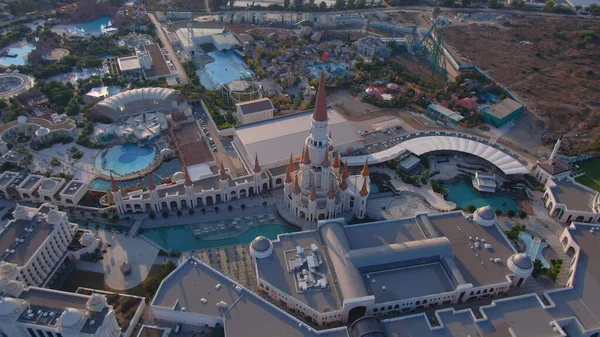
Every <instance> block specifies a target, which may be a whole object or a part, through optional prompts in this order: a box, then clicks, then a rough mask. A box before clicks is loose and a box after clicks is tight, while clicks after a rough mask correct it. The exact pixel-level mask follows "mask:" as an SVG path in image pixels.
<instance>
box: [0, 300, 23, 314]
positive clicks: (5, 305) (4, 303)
mask: <svg viewBox="0 0 600 337" xmlns="http://www.w3.org/2000/svg"><path fill="white" fill-rule="evenodd" d="M18 306H19V303H17V301H16V300H15V299H14V298H10V297H5V298H3V299H2V300H1V301H0V316H6V315H10V314H12V313H13V312H15V310H17V307H18Z"/></svg>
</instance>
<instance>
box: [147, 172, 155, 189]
mask: <svg viewBox="0 0 600 337" xmlns="http://www.w3.org/2000/svg"><path fill="white" fill-rule="evenodd" d="M155 189H156V184H154V180H152V174H149V175H148V190H150V191H154V190H155Z"/></svg>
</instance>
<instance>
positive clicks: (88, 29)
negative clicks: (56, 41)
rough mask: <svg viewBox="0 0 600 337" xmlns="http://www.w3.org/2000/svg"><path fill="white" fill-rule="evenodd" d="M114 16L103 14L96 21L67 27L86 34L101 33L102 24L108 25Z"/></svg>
mask: <svg viewBox="0 0 600 337" xmlns="http://www.w3.org/2000/svg"><path fill="white" fill-rule="evenodd" d="M111 19H112V16H101V17H99V18H97V19H96V20H94V21H90V22H84V23H78V24H74V25H68V26H67V29H71V30H73V28H75V29H76V30H78V31H82V32H83V33H84V34H92V35H100V34H101V33H102V31H101V28H102V26H106V25H108V22H109V21H110V20H111Z"/></svg>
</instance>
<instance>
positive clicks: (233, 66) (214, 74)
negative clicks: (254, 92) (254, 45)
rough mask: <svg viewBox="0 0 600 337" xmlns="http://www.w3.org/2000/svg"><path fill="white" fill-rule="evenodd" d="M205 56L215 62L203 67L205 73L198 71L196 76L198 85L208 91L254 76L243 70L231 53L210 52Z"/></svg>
mask: <svg viewBox="0 0 600 337" xmlns="http://www.w3.org/2000/svg"><path fill="white" fill-rule="evenodd" d="M207 55H208V56H210V57H212V58H213V59H215V60H214V61H213V62H211V63H209V64H207V65H206V66H205V68H206V72H204V71H201V70H198V71H197V74H198V76H199V77H200V83H201V84H202V85H203V86H205V87H207V88H209V89H216V88H218V87H219V86H220V85H219V84H227V83H229V82H231V81H235V80H239V79H240V78H246V77H252V76H254V71H252V70H250V69H246V68H244V66H242V59H241V58H240V57H239V56H238V55H237V54H235V53H234V52H232V51H226V52H222V51H212V52H209V53H207Z"/></svg>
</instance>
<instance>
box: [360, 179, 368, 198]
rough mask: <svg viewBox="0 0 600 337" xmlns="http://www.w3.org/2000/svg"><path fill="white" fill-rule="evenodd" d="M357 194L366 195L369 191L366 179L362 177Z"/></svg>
mask: <svg viewBox="0 0 600 337" xmlns="http://www.w3.org/2000/svg"><path fill="white" fill-rule="evenodd" d="M359 194H360V196H361V197H366V196H367V195H369V191H367V179H363V184H362V188H361V189H360V192H359Z"/></svg>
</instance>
